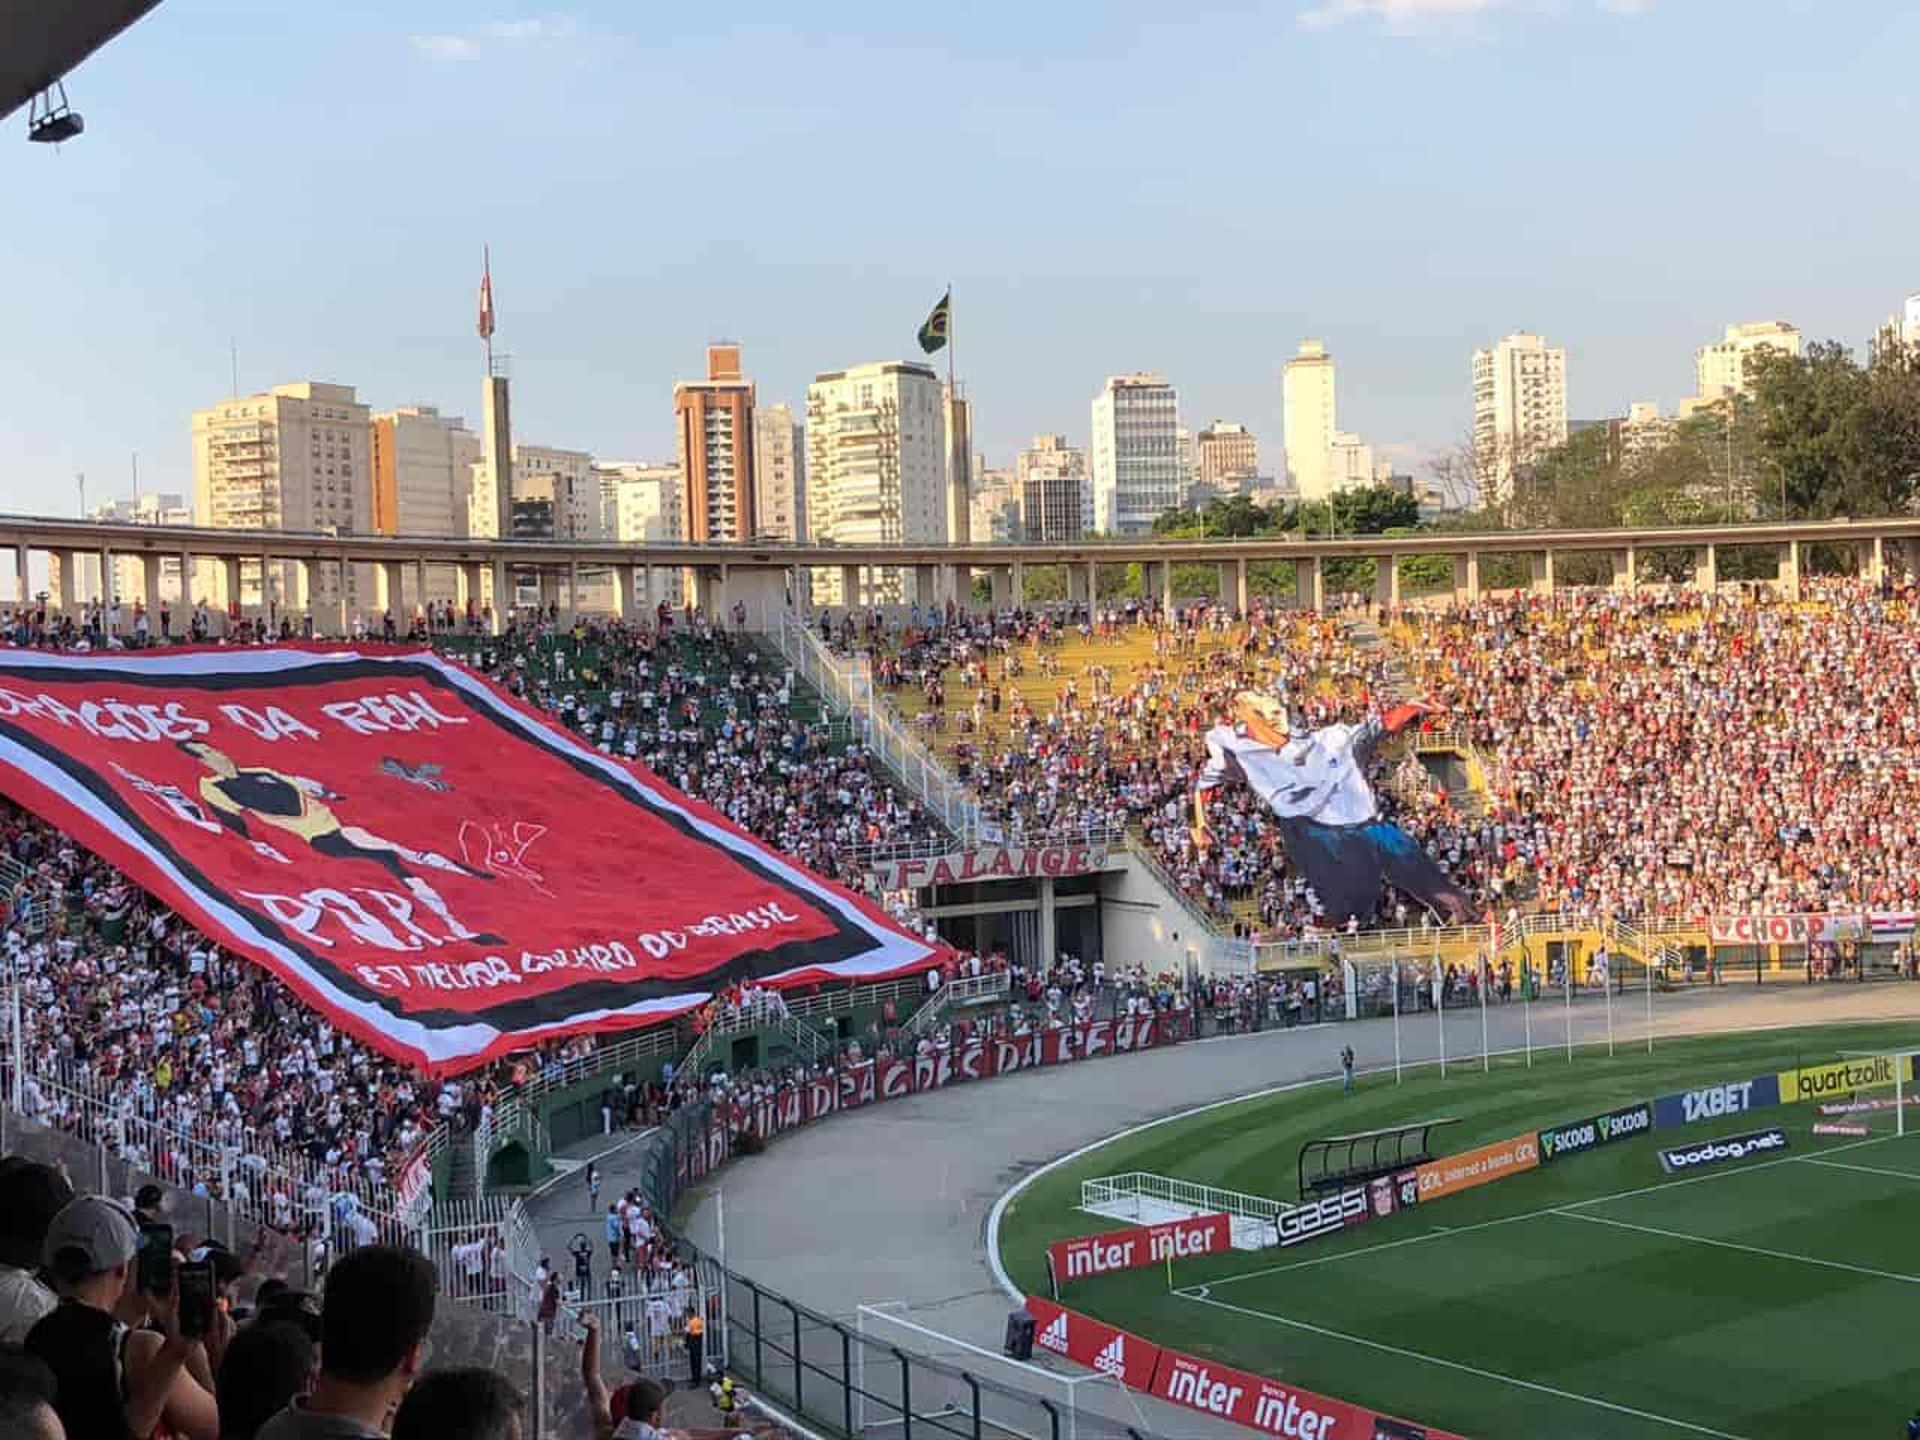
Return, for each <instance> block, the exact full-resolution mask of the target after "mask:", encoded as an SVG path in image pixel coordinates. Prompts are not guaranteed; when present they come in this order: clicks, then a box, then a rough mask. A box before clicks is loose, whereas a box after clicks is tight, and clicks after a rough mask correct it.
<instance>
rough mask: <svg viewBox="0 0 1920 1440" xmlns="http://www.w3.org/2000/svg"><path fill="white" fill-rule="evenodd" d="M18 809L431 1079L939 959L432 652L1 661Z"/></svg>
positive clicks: (1, 780)
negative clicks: (734, 992) (794, 987)
mask: <svg viewBox="0 0 1920 1440" xmlns="http://www.w3.org/2000/svg"><path fill="white" fill-rule="evenodd" d="M0 793H4V794H6V795H7V796H8V797H9V798H11V799H13V800H15V801H16V802H18V803H19V804H21V805H23V806H24V807H26V808H27V809H29V810H31V811H33V812H35V813H36V814H38V815H40V816H42V817H43V818H45V819H47V820H49V821H50V822H52V823H54V824H56V825H58V826H60V827H61V828H62V829H64V830H66V831H67V832H69V833H71V834H72V835H74V836H75V837H76V838H77V839H78V840H79V841H80V842H81V843H82V844H84V845H86V846H87V847H88V848H89V849H92V850H94V851H95V852H96V853H98V854H100V855H102V856H103V857H105V858H106V859H107V860H109V861H111V862H112V863H113V864H115V865H117V866H119V867H120V868H121V869H122V870H123V871H125V872H126V873H127V874H128V875H129V876H130V877H131V878H132V879H133V880H134V881H136V882H137V883H138V884H140V885H141V886H142V887H144V888H145V889H147V890H148V891H150V892H152V893H153V894H154V895H156V896H158V897H159V898H160V899H162V900H163V901H165V902H166V903H167V904H168V905H170V906H172V907H173V908H175V909H177V910H179V911H181V912H182V913H184V914H185V915H187V916H188V917H190V918H191V919H192V920H193V922H194V923H195V924H196V925H198V926H200V927H201V928H202V929H203V930H205V931H206V932H207V933H208V934H209V935H211V936H213V937H214V938H215V939H217V940H218V941H220V942H221V943H222V944H225V945H227V946H228V947H230V948H231V949H233V950H235V951H236V952H238V953H240V954H242V955H245V956H247V957H248V958H250V959H252V960H254V961H257V962H258V963H260V964H262V965H264V966H265V967H266V968H268V969H269V970H271V971H273V972H274V973H275V974H276V975H278V976H279V977H280V978H281V979H283V980H285V981H286V982H287V983H288V984H289V985H291V986H292V987H293V988H294V989H295V990H296V991H297V992H298V993H299V994H300V995H301V997H302V998H303V999H305V1000H306V1001H307V1002H308V1003H310V1004H313V1005H315V1006H316V1007H318V1008H319V1009H320V1010H322V1011H323V1012H324V1013H325V1014H327V1015H328V1016H329V1018H331V1019H332V1020H334V1022H335V1023H336V1024H338V1025H340V1026H342V1027H343V1028H344V1029H346V1030H347V1031H349V1032H350V1033H352V1034H354V1035H355V1036H356V1037H358V1038H359V1039H361V1040H363V1041H365V1042H366V1043H368V1044H369V1045H371V1046H373V1047H374V1048H376V1049H379V1050H381V1051H383V1052H385V1053H387V1054H389V1055H393V1056H396V1057H398V1058H401V1059H405V1060H408V1061H410V1062H412V1063H415V1064H417V1065H419V1066H420V1067H422V1068H423V1069H426V1070H428V1071H430V1072H434V1073H439V1072H445V1071H451V1070H459V1069H463V1068H467V1067H470V1066H472V1065H473V1064H476V1063H478V1062H479V1061H481V1060H483V1059H486V1058H489V1057H491V1056H494V1055H498V1054H502V1053H506V1052H508V1051H511V1050H514V1049H519V1048H524V1047H525V1046H526V1045H528V1044H530V1043H532V1042H534V1041H537V1040H541V1039H546V1038H550V1037H554V1036H560V1035H567V1034H573V1033H577V1032H581V1031H593V1030H614V1029H623V1028H628V1027H631V1026H633V1025H635V1024H640V1023H645V1022H648V1021H653V1020H662V1019H666V1018H668V1017H671V1016H672V1015H675V1014H678V1013H680V1012H682V1011H685V1010H688V1009H690V1008H692V1007H695V1006H697V1005H700V1004H703V1003H704V1002H705V1001H706V1000H707V999H708V997H709V996H710V995H711V994H712V993H713V992H714V991H715V990H716V989H718V988H719V987H720V986H721V985H723V984H725V983H727V982H729V981H733V980H752V981H756V982H766V983H772V984H776V985H780V984H800V983H815V982H822V981H827V980H831V979H862V978H876V977H879V976H883V975H889V974H897V973H901V972H903V971H907V970H912V969H915V968H918V967H920V966H923V965H925V964H927V963H929V962H930V961H932V960H937V958H938V955H937V953H936V951H935V950H934V948H933V947H931V946H929V945H928V944H926V943H925V942H924V941H921V940H919V939H918V938H916V937H913V936H910V935H907V934H905V933H903V932H901V931H900V930H899V929H898V928H897V927H895V926H894V925H893V924H892V923H891V922H889V921H888V920H887V919H886V918H885V917H884V916H883V915H882V914H880V913H879V912H878V911H877V910H874V909H873V908H871V907H869V906H868V905H866V904H865V903H864V902H862V901H860V900H858V899H857V898H855V897H854V896H852V895H851V894H849V893H848V892H846V891H844V890H841V889H839V888H837V887H835V886H833V885H830V884H828V883H827V882H825V881H823V880H820V879H819V878H817V877H815V876H813V875H810V874H808V873H807V872H806V871H804V870H801V869H800V868H799V867H797V866H795V865H793V864H792V863H791V862H789V861H787V860H786V859H784V858H783V857H782V856H780V855H778V854H777V853H775V852H773V851H771V850H769V849H767V848H766V847H765V846H763V845H761V844H759V843H758V842H757V841H755V840H753V839H752V838H751V837H749V836H747V835H745V834H744V833H742V832H741V831H739V830H737V829H735V828H734V827H733V826H732V825H731V824H729V823H728V822H727V821H726V820H724V819H723V818H722V817H720V816H719V815H717V814H715V813H714V812H713V811H711V810H709V809H707V808H706V807H705V806H702V805H700V804H698V803H697V802H695V801H692V800H690V799H688V798H687V797H686V796H683V795H681V794H679V793H678V792H676V791H674V790H672V789H670V788H668V787H667V786H666V785H664V784H662V783H661V782H660V781H659V780H658V779H656V778H655V777H654V776H652V775H651V774H649V773H647V772H646V771H645V770H643V769H640V768H638V767H636V766H633V765H630V764H626V763H624V762H621V761H616V760H613V759H610V758H609V757H607V756H605V755H602V754H600V753H599V752H597V751H595V750H593V749H591V748H590V747H588V746H587V745H585V744H583V743H582V742H580V741H579V740H578V739H576V738H575V737H574V736H572V735H571V734H569V733H567V732H566V731H564V730H561V729H559V728H557V727H555V726H554V725H552V724H550V723H549V722H548V721H546V720H545V719H544V718H543V717H541V716H539V715H537V714H535V713H534V712H533V711H531V710H529V709H527V708H526V707H525V706H523V705H521V704H520V703H519V702H517V701H515V700H513V699H512V698H511V697H509V696H507V695H505V694H504V693H503V692H501V691H499V690H497V689H495V688H494V687H493V686H492V685H490V684H488V683H487V682H486V681H484V680H482V679H480V678H478V677H477V676H475V675H473V674H472V673H471V672H469V671H467V670H464V669H463V668H461V667H459V666H457V665H454V664H452V663H450V662H448V661H446V660H444V659H442V658H441V657H439V656H437V655H434V654H432V653H431V652H427V651H417V650H385V649H368V650H352V649H334V650H326V649H310V648H297V647H276V648H266V649H258V650H241V649H218V650H214V649H179V650H167V651H161V652H157V653H156V652H149V653H142V654H119V653H115V654H94V655H71V654H63V655H50V654H38V653H35V652H24V651H23V652H17V653H10V654H8V655H7V656H5V657H4V658H0Z"/></svg>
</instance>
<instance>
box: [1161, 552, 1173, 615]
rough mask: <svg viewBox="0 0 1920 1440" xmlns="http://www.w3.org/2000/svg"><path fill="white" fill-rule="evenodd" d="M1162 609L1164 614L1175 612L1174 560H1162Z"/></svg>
mask: <svg viewBox="0 0 1920 1440" xmlns="http://www.w3.org/2000/svg"><path fill="white" fill-rule="evenodd" d="M1160 611H1161V613H1162V614H1163V615H1171V614H1172V613H1173V562H1172V561H1171V560H1162V561H1161V562H1160Z"/></svg>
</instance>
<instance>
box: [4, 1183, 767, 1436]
mask: <svg viewBox="0 0 1920 1440" xmlns="http://www.w3.org/2000/svg"><path fill="white" fill-rule="evenodd" d="M142 1202H144V1203H142ZM173 1218H174V1217H171V1216H169V1215H168V1214H167V1213H166V1211H165V1209H164V1208H163V1202H161V1201H160V1199H159V1198H158V1195H157V1193H156V1194H155V1195H154V1196H152V1197H148V1196H144V1195H143V1196H139V1197H135V1200H134V1202H132V1203H129V1202H125V1201H121V1200H117V1199H114V1198H111V1197H107V1196H101V1195H94V1194H87V1193H84V1192H77V1191H76V1189H75V1187H74V1186H73V1184H72V1182H71V1180H70V1179H69V1178H68V1176H67V1175H66V1174H65V1173H64V1172H63V1171H62V1170H60V1169H59V1168H57V1167H55V1166H51V1165H47V1164H44V1163H41V1162H38V1161H33V1160H28V1159H26V1158H24V1157H20V1156H8V1157H4V1158H0V1435H5V1436H6V1437H8V1440H152V1437H159V1436H164V1437H169V1440H386V1437H389V1436H391V1437H392V1440H452V1437H458V1440H520V1437H521V1436H522V1435H523V1434H526V1433H530V1431H529V1429H528V1426H527V1424H526V1412H527V1397H526V1396H525V1395H524V1394H523V1393H522V1392H521V1390H520V1389H519V1388H518V1387H517V1386H515V1385H514V1384H513V1383H512V1382H511V1381H510V1380H509V1379H508V1378H507V1377H506V1376H504V1375H502V1374H501V1373H499V1372H498V1371H495V1370H490V1369H485V1368H479V1367H442V1368H438V1369H435V1368H431V1367H430V1365H429V1351H430V1344H429V1335H430V1332H431V1331H432V1328H433V1323H434V1318H435V1314H436V1312H437V1310H438V1307H439V1278H438V1276H437V1275H436V1274H435V1271H434V1267H433V1265H432V1263H431V1262H430V1261H429V1260H428V1259H427V1258H426V1257H425V1256H424V1255H422V1254H420V1253H419V1252H417V1251H414V1250H410V1249H407V1248H405V1247H402V1246H394V1245H384V1244H375V1245H367V1246H362V1247H361V1248H359V1249H357V1250H355V1251H354V1252H353V1253H352V1254H350V1255H347V1256H345V1257H343V1258H342V1259H341V1260H340V1261H339V1262H338V1263H337V1264H335V1265H334V1266H333V1267H332V1269H331V1270H329V1271H328V1273H327V1276H326V1280H325V1286H324V1289H323V1290H322V1291H321V1292H320V1293H318V1294H314V1293H309V1292H306V1291H302V1290H297V1289H294V1288H293V1287H292V1286H290V1285H289V1284H288V1283H287V1282H286V1281H285V1280H284V1279H281V1278H279V1277H277V1276H272V1275H269V1274H267V1273H265V1272H264V1271H263V1270H261V1269H259V1268H258V1267H257V1265H256V1256H255V1255H252V1254H248V1255H236V1254H234V1253H232V1252H231V1251H228V1250H226V1249H224V1248H222V1247H221V1246H220V1245H219V1244H218V1243H217V1242H215V1241H213V1240H211V1239H210V1238H208V1237H204V1236H200V1235H195V1234H192V1233H189V1232H187V1231H185V1230H183V1229H177V1228H176V1227H175V1226H174V1225H173V1224H172V1223H171V1221H172V1219H173ZM693 1333H694V1334H695V1336H697V1335H698V1328H697V1327H695V1329H694V1332H693ZM686 1348H687V1350H688V1354H689V1358H690V1360H691V1361H692V1362H693V1365H692V1371H691V1374H690V1377H689V1378H690V1380H691V1381H692V1382H693V1383H695V1384H698V1385H701V1386H704V1385H706V1383H707V1381H708V1379H709V1376H708V1374H707V1372H706V1370H705V1369H704V1368H703V1367H702V1366H701V1365H700V1364H699V1360H700V1350H699V1346H698V1344H697V1341H695V1342H689V1343H688V1344H687V1347H686ZM580 1361H581V1369H580V1385H581V1399H582V1402H583V1403H582V1405H581V1406H580V1407H579V1408H581V1409H584V1411H585V1414H586V1424H585V1426H584V1428H582V1429H581V1430H579V1431H576V1432H575V1434H574V1436H568V1437H566V1440H575V1436H577V1440H588V1437H589V1436H591V1437H592V1440H719V1437H720V1436H723V1435H732V1436H737V1435H739V1434H740V1433H741V1430H740V1427H739V1426H738V1424H737V1423H735V1422H737V1421H738V1420H739V1419H740V1418H743V1417H741V1415H740V1413H739V1407H740V1403H741V1400H742V1399H743V1398H744V1397H742V1396H741V1395H740V1394H739V1393H738V1392H737V1391H736V1390H735V1389H734V1387H733V1386H732V1385H731V1383H730V1382H723V1381H722V1380H720V1379H719V1378H717V1377H715V1378H714V1380H713V1386H712V1392H711V1393H712V1395H713V1397H714V1399H715V1402H716V1404H717V1405H718V1407H719V1409H720V1410H721V1412H722V1413H723V1414H724V1415H725V1416H726V1417H727V1421H728V1422H729V1423H727V1424H726V1425H724V1426H713V1427H710V1428H707V1429H696V1430H690V1431H689V1430H669V1429H668V1428H666V1426H665V1423H664V1419H663V1413H662V1412H663V1410H664V1408H665V1404H666V1399H667V1389H666V1387H665V1386H663V1385H662V1384H661V1383H659V1382H657V1381H654V1380H651V1379H640V1380H634V1381H631V1382H628V1383H624V1384H620V1385H616V1386H609V1385H608V1384H607V1383H606V1381H605V1379H604V1378H603V1375H602V1372H601V1356H600V1353H599V1344H598V1334H597V1327H595V1326H593V1325H592V1324H591V1323H590V1324H589V1333H588V1336H587V1344H586V1345H585V1346H584V1347H583V1348H582V1352H581V1356H580ZM756 1428H758V1429H759V1432H760V1433H761V1434H764V1435H770V1434H771V1432H770V1431H768V1430H767V1429H766V1427H756Z"/></svg>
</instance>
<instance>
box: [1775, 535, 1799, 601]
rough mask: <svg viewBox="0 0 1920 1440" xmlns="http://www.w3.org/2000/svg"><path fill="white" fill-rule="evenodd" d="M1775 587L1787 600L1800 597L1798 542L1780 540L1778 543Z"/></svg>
mask: <svg viewBox="0 0 1920 1440" xmlns="http://www.w3.org/2000/svg"><path fill="white" fill-rule="evenodd" d="M1776 574H1777V576H1778V578H1777V579H1776V581H1775V587H1776V588H1777V589H1778V590H1779V591H1780V593H1781V594H1782V595H1784V596H1786V598H1787V599H1789V600H1798V599H1799V598H1800V542H1799V541H1798V540H1786V541H1782V542H1781V545H1780V567H1779V569H1778V571H1777V572H1776Z"/></svg>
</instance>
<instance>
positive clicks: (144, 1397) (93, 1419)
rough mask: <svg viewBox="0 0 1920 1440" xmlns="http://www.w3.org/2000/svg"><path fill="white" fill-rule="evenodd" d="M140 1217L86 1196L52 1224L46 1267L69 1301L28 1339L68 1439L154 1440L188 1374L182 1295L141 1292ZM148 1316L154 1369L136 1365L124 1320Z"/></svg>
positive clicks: (63, 1301)
mask: <svg viewBox="0 0 1920 1440" xmlns="http://www.w3.org/2000/svg"><path fill="white" fill-rule="evenodd" d="M138 1243H139V1234H138V1232H137V1231H136V1230H135V1229H134V1224H133V1217H132V1216H131V1215H130V1214H128V1212H127V1211H125V1210H123V1209H121V1208H120V1206H119V1205H117V1204H115V1203H114V1202H113V1201H111V1200H103V1199H101V1198H100V1197H99V1196H97V1195H82V1196H80V1197H79V1198H78V1199H76V1200H72V1201H69V1202H68V1203H67V1204H66V1205H65V1206H64V1207H62V1209H61V1211H60V1213H59V1214H58V1215H55V1216H54V1217H53V1221H52V1223H51V1224H50V1225H49V1226H48V1227H47V1239H46V1249H45V1257H46V1266H47V1270H48V1271H49V1273H50V1274H51V1275H52V1276H53V1279H54V1284H55V1286H56V1287H57V1288H58V1290H59V1292H60V1304H59V1305H58V1307H57V1308H55V1310H54V1311H53V1313H52V1314H51V1315H48V1316H47V1317H46V1318H45V1319H43V1320H41V1321H40V1322H39V1323H38V1324H36V1325H35V1326H34V1327H33V1329H32V1330H31V1331H30V1332H29V1333H28V1335H27V1345H26V1348H27V1350H28V1352H29V1353H31V1354H33V1355H37V1356H38V1357H39V1358H40V1359H42V1360H44V1361H45V1362H46V1364H47V1367H48V1368H49V1369H50V1370H52V1371H53V1375H54V1381H55V1383H56V1385H57V1386H58V1387H59V1388H58V1394H57V1397H56V1400H55V1404H54V1409H55V1411H56V1413H58V1415H59V1417H60V1423H61V1424H62V1425H63V1426H64V1427H65V1428H66V1432H67V1434H69V1435H71V1436H75V1437H83V1440H147V1437H148V1436H150V1435H152V1434H153V1432H154V1429H155V1427H156V1426H158V1425H159V1423H160V1421H161V1418H162V1417H163V1416H164V1415H165V1413H166V1409H167V1400H168V1397H169V1395H170V1394H171V1393H172V1391H173V1387H174V1382H175V1381H176V1380H178V1379H179V1378H180V1376H181V1375H182V1373H183V1372H184V1369H185V1366H186V1361H187V1353H188V1351H189V1350H191V1349H192V1348H193V1346H192V1344H191V1342H189V1341H188V1340H187V1339H185V1338H184V1337H183V1336H182V1335H181V1334H180V1329H179V1325H178V1323H177V1321H178V1314H177V1308H176V1297H175V1296H174V1295H173V1294H171V1293H170V1294H166V1295H152V1296H141V1295H139V1294H138V1293H137V1292H136V1291H135V1289H134V1285H133V1257H134V1252H135V1250H136V1249H137V1248H138ZM129 1311H131V1312H132V1313H133V1314H134V1315H136V1316H137V1315H140V1314H143V1313H144V1314H145V1315H146V1316H147V1317H149V1318H150V1319H151V1320H152V1322H153V1323H154V1324H156V1325H157V1326H158V1327H159V1335H160V1344H159V1345H158V1347H157V1348H156V1349H155V1350H154V1351H153V1353H152V1355H151V1356H150V1357H149V1359H148V1361H147V1363H145V1364H142V1365H133V1364H130V1363H128V1356H127V1354H126V1334H127V1332H126V1328H125V1326H124V1324H123V1323H122V1321H121V1316H122V1315H124V1314H127V1313H128V1312H129Z"/></svg>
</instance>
